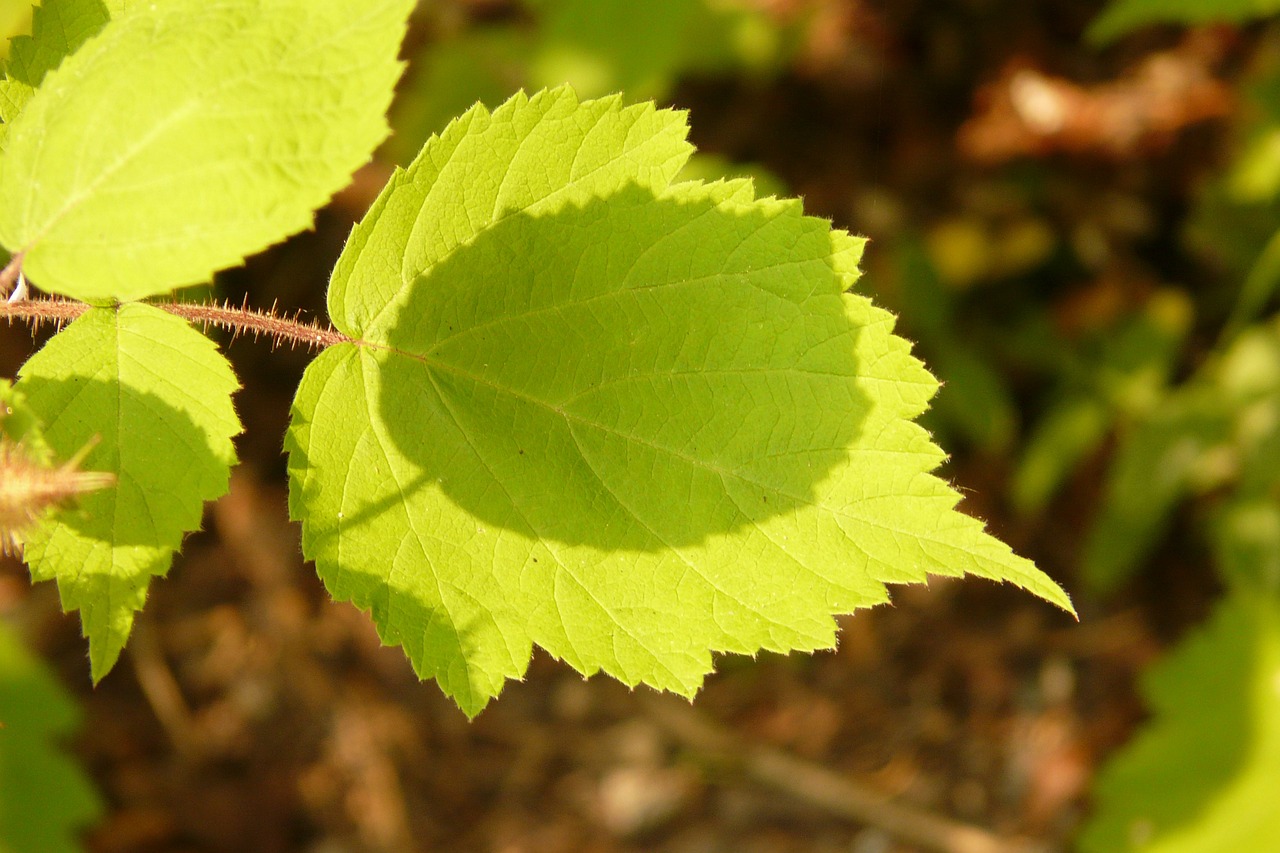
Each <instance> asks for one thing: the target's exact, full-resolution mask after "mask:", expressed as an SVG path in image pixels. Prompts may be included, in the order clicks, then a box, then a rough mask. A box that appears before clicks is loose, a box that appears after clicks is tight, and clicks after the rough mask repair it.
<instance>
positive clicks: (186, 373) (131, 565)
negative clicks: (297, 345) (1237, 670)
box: [16, 304, 240, 681]
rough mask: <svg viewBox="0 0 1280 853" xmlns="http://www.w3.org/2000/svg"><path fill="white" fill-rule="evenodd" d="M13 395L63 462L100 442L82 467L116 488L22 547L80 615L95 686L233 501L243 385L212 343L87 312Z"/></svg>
mask: <svg viewBox="0 0 1280 853" xmlns="http://www.w3.org/2000/svg"><path fill="white" fill-rule="evenodd" d="M16 387H17V388H18V389H19V390H20V391H22V392H23V393H24V394H25V395H26V398H27V402H28V404H29V406H30V407H31V409H32V411H34V412H35V413H36V414H37V416H38V417H39V418H40V420H41V421H42V423H43V424H44V425H45V428H44V437H45V440H46V441H47V442H48V444H49V445H50V446H51V447H52V448H53V450H54V452H55V453H56V454H57V456H58V458H62V459H66V458H69V457H71V456H72V454H74V453H76V452H77V451H78V450H80V449H81V448H82V447H84V446H85V445H87V444H90V443H91V442H94V441H97V442H98V443H97V445H96V446H95V447H93V449H92V450H91V451H90V453H89V454H88V456H87V457H85V459H84V465H83V467H85V468H86V469H91V470H98V471H109V472H111V473H113V474H114V475H115V477H116V486H115V488H111V489H106V490H103V491H101V492H96V493H94V494H91V495H87V496H85V497H83V498H81V499H80V501H79V503H78V507H77V508H76V509H68V510H63V511H61V512H59V513H57V514H55V515H54V516H52V517H51V518H50V519H49V520H48V521H46V522H44V523H42V524H40V525H38V526H37V527H35V528H34V529H33V530H32V531H31V532H30V533H29V534H28V535H27V536H26V537H25V539H26V546H25V558H26V561H27V564H28V565H29V566H30V568H31V576H32V578H34V579H35V580H51V579H56V580H57V581H58V591H59V592H60V593H61V595H62V604H63V607H64V608H66V609H67V610H71V609H79V610H80V614H81V622H82V624H83V627H84V633H85V636H87V637H88V638H89V661H90V664H91V668H92V671H93V677H94V680H95V681H96V680H98V679H100V678H102V676H104V675H105V674H106V673H107V672H108V670H110V669H111V667H112V665H113V664H114V663H115V661H116V658H118V657H119V655H120V650H121V649H122V648H124V644H125V641H126V640H127V639H128V636H129V631H130V629H131V628H132V626H133V614H134V611H135V610H138V609H140V608H141V607H142V604H143V601H144V600H145V599H146V594H147V586H148V584H149V583H150V581H151V578H152V576H154V575H163V574H164V573H165V572H167V571H168V569H169V564H170V563H171V562H172V560H173V554H174V552H175V551H176V550H177V549H178V546H179V545H180V544H181V541H182V536H183V534H184V533H186V532H187V531H190V530H194V529H195V528H196V527H198V526H199V524H200V518H201V513H202V507H203V504H204V501H206V500H210V499H212V498H215V497H218V496H219V495H221V494H223V493H224V492H225V491H226V489H227V481H228V476H229V472H230V468H231V465H232V464H233V463H234V462H235V450H234V448H233V447H232V445H231V438H232V436H234V435H235V434H236V433H238V432H239V431H240V423H239V421H238V419H237V418H236V414H235V410H234V409H233V408H232V405H231V393H232V391H234V390H235V389H236V387H237V383H236V378H235V376H234V375H233V374H232V372H231V366H230V365H229V364H228V363H227V361H226V359H225V358H224V357H223V356H222V355H221V354H220V353H219V352H218V350H217V348H216V347H215V346H214V344H213V343H212V342H211V341H210V340H209V339H208V338H206V337H205V336H204V335H201V334H200V333H199V332H197V331H196V330H194V329H192V328H191V327H190V326H188V325H187V324H186V323H184V322H183V321H182V320H179V319H177V318H176V317H173V316H171V315H169V314H166V313H164V312H163V311H161V310H159V309H157V308H153V307H151V306H148V305H142V304H131V305H123V306H120V307H119V308H99V309H93V310H90V311H89V312H87V313H86V314H85V315H84V316H82V317H81V318H80V319H78V320H76V321H75V322H74V323H72V324H71V325H69V326H68V327H67V328H66V329H64V330H63V331H62V332H60V333H59V334H57V335H55V336H54V337H53V338H52V339H51V340H50V341H49V343H48V344H46V345H45V347H44V348H43V349H42V350H40V351H39V352H38V353H36V354H35V355H34V356H32V357H31V359H30V360H28V361H27V363H26V364H25V365H23V367H22V370H21V372H20V374H19V381H18V384H17V386H16Z"/></svg>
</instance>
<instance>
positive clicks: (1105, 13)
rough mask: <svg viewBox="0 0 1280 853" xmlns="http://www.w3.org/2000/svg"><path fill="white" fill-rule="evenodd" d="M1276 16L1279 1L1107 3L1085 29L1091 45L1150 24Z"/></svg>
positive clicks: (1141, 0) (1140, 0)
mask: <svg viewBox="0 0 1280 853" xmlns="http://www.w3.org/2000/svg"><path fill="white" fill-rule="evenodd" d="M1277 12H1280V0H1111V5H1109V6H1107V8H1105V9H1103V10H1102V14H1101V15H1099V16H1098V17H1097V18H1095V19H1094V21H1093V23H1092V24H1090V25H1089V32H1088V37H1089V40H1090V41H1092V42H1094V43H1095V44H1105V43H1106V42H1109V41H1114V40H1115V39H1118V38H1119V37H1120V36H1122V35H1124V34H1125V33H1127V32H1129V31H1131V30H1136V29H1138V28H1139V27H1144V26H1149V25H1151V24H1161V23H1164V24H1207V23H1212V22H1229V21H1238V22H1243V21H1248V20H1251V19H1254V18H1264V17H1267V16H1268V15H1274V14H1276V13H1277Z"/></svg>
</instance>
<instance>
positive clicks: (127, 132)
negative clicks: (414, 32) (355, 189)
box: [0, 0, 413, 301]
mask: <svg viewBox="0 0 1280 853" xmlns="http://www.w3.org/2000/svg"><path fill="white" fill-rule="evenodd" d="M412 5H413V3H412V0H358V2H357V0H166V2H164V3H159V4H155V3H153V4H148V6H147V7H146V8H145V11H138V12H136V13H135V12H129V13H126V14H123V15H120V16H119V17H116V18H113V19H112V20H111V22H110V23H109V24H107V26H105V27H104V28H103V29H102V30H101V32H99V33H98V34H97V35H96V36H94V37H92V38H90V39H89V40H88V41H86V42H85V43H84V44H83V46H81V47H80V49H79V50H78V51H76V52H75V54H73V55H72V56H71V57H70V58H68V59H67V60H66V61H65V62H63V63H62V65H61V66H60V67H59V68H58V69H57V70H56V71H53V72H51V73H49V74H48V75H47V76H46V77H45V79H44V82H43V84H42V85H41V86H40V89H39V91H38V92H37V93H36V95H35V96H34V97H32V98H31V100H30V101H29V102H28V103H27V105H26V108H25V109H23V110H22V112H21V114H20V115H19V116H18V117H17V119H16V120H15V121H14V122H13V124H12V125H11V126H10V127H9V132H8V143H7V150H6V154H5V157H4V159H3V161H0V241H2V242H3V243H4V244H5V246H7V247H8V248H9V249H10V250H11V251H14V252H17V251H23V252H25V253H26V257H25V260H24V265H25V269H26V271H27V274H28V275H29V276H30V277H31V278H32V279H33V280H34V281H36V283H38V284H39V285H40V286H41V287H42V288H44V289H45V290H49V291H52V292H56V293H62V294H65V295H67V296H72V297H75V298H77V299H84V300H91V301H108V300H111V299H137V298H141V297H144V296H148V295H151V294H156V293H163V292H165V291H168V290H171V289H173V288H176V287H179V286H182V285H188V284H195V283H199V282H202V281H205V280H207V279H208V278H209V277H210V276H211V275H212V274H213V273H214V271H216V270H218V269H221V268H223V267H227V266H230V265H233V264H237V263H239V262H240V261H241V260H242V259H243V258H244V256H245V255H247V254H249V253H251V252H255V251H257V250H259V249H262V248H264V247H266V246H268V245H270V244H272V243H274V242H276V241H278V240H280V239H282V238H284V237H286V236H288V235H289V234H292V233H293V232H295V231H299V230H301V229H303V228H306V227H308V226H309V225H310V224H311V216H312V212H313V211H314V210H315V209H316V208H317V207H319V206H320V205H322V204H324V203H325V202H326V201H327V200H328V198H329V196H330V195H332V194H333V193H334V192H335V191H337V190H338V189H340V188H341V187H342V186H343V184H344V183H345V182H346V181H347V180H348V178H349V177H350V175H351V172H352V171H354V170H355V169H356V168H357V167H358V166H360V165H361V164H362V163H363V162H364V161H365V160H366V159H367V158H368V156H369V154H370V152H372V151H373V149H374V147H375V146H376V145H377V144H378V142H380V141H381V140H382V138H383V137H384V136H385V135H386V120H385V118H384V114H385V112H386V109H387V105H388V103H389V102H390V99H391V90H392V87H393V86H394V84H395V81H396V78H397V77H398V75H399V71H400V65H399V63H398V62H397V61H396V60H395V53H396V46H397V45H398V44H399V40H400V37H401V36H402V34H403V32H404V21H405V18H406V16H407V14H408V11H409V9H410V7H411V6H412Z"/></svg>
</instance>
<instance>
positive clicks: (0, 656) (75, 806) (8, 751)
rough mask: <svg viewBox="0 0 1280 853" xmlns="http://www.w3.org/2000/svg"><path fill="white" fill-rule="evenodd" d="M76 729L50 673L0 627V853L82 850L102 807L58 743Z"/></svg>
mask: <svg viewBox="0 0 1280 853" xmlns="http://www.w3.org/2000/svg"><path fill="white" fill-rule="evenodd" d="M79 724H80V711H79V709H78V708H77V707H76V705H75V702H74V701H73V699H72V698H71V697H70V696H68V695H67V692H66V691H65V690H64V689H63V688H62V685H60V684H58V681H57V679H56V678H55V677H54V675H53V673H51V672H50V671H49V669H48V667H46V666H44V665H43V664H42V663H41V662H40V661H39V660H38V659H37V658H34V657H32V656H31V654H30V653H29V652H28V651H27V650H26V649H24V648H23V647H22V643H21V642H20V641H19V639H18V638H17V637H16V636H15V635H14V633H13V631H12V630H11V629H10V628H9V627H8V626H7V625H5V624H4V623H0V850H2V851H6V853H10V851H11V853H19V851H28V850H30V851H41V853H73V851H78V850H81V849H83V847H82V845H80V844H79V843H78V841H77V840H76V835H77V834H78V833H79V832H80V831H81V830H83V829H84V828H85V827H86V826H87V825H88V824H90V823H92V822H93V821H94V820H95V819H96V818H97V817H98V815H99V814H100V813H101V812H102V804H101V802H100V801H99V799H98V795H97V793H96V792H95V791H94V789H93V786H92V784H91V783H90V781H89V779H88V778H87V777H86V776H85V773H84V771H83V770H82V769H80V768H79V767H78V766H77V765H76V764H75V763H74V762H73V761H71V759H70V758H69V757H68V756H67V755H66V753H65V751H64V749H63V747H62V745H61V744H60V743H59V741H61V740H62V739H63V738H65V737H67V736H68V735H70V734H71V733H72V732H74V731H75V729H76V728H77V727H78V726H79Z"/></svg>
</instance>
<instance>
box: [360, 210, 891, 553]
mask: <svg viewBox="0 0 1280 853" xmlns="http://www.w3.org/2000/svg"><path fill="white" fill-rule="evenodd" d="M732 207H733V205H725V206H717V204H716V203H715V201H714V200H713V199H712V198H709V197H705V198H702V199H700V200H696V201H688V202H684V201H676V200H673V199H670V198H661V199H660V198H656V197H654V196H653V194H652V193H650V192H649V191H647V190H643V189H640V188H636V187H632V188H628V189H626V190H624V191H622V192H620V193H618V194H616V195H614V196H611V197H610V198H608V199H607V200H595V201H592V202H590V203H588V204H587V205H586V206H584V207H570V208H566V209H563V210H560V211H558V212H556V213H554V214H551V215H544V216H533V215H528V214H517V215H512V216H510V217H509V218H507V219H504V220H502V221H500V222H499V223H498V224H496V225H495V226H493V227H492V228H490V229H488V230H487V231H485V232H484V233H483V234H481V235H480V236H479V237H477V238H476V239H475V240H474V241H473V242H472V243H471V244H469V245H467V246H464V247H461V248H459V249H458V250H457V251H455V252H454V253H453V254H452V255H451V256H450V257H449V258H448V259H447V260H446V261H444V262H442V263H440V264H438V265H437V266H435V267H434V268H432V269H431V270H429V271H428V272H426V273H425V274H424V275H422V276H421V277H420V278H418V279H417V280H416V281H415V282H413V283H412V285H411V289H410V292H409V293H408V295H407V298H406V301H405V303H404V304H403V306H402V307H401V309H400V311H399V314H398V318H397V321H396V322H395V325H394V327H393V328H392V330H391V332H390V333H389V335H388V343H389V344H390V346H391V347H393V348H394V349H395V350H396V352H395V353H392V354H388V355H386V356H385V357H383V358H381V359H380V360H381V362H382V363H383V365H384V368H383V370H382V375H381V376H380V380H379V386H380V392H379V399H378V400H377V401H376V404H377V406H378V409H379V411H380V412H381V415H382V418H383V420H384V421H385V423H386V425H387V428H388V430H389V432H390V435H391V437H392V439H393V440H394V442H395V443H396V445H397V447H398V449H399V450H400V451H401V452H402V453H404V454H405V456H406V457H407V458H409V459H410V460H412V461H413V462H414V463H416V464H417V465H418V466H420V468H421V469H422V470H423V471H424V472H426V474H427V476H428V477H429V478H430V479H433V480H436V481H438V482H439V484H440V486H441V487H442V488H443V489H444V491H445V492H446V493H447V494H448V496H449V497H450V498H451V499H452V500H454V501H455V502H457V503H458V504H459V505H460V506H462V507H463V508H465V509H466V510H467V511H468V512H470V513H472V514H473V515H475V516H476V517H477V518H479V519H480V520H481V521H483V522H484V523H486V524H492V525H497V526H500V527H502V528H505V529H510V530H514V531H519V532H520V533H521V534H523V535H526V536H530V537H533V538H540V539H544V540H554V541H557V542H562V543H569V544H587V545H591V546H593V547H597V548H600V549H609V550H618V549H627V550H641V551H654V550H658V549H661V548H664V547H670V546H681V545H690V544H694V543H697V542H700V541H702V540H704V539H705V538H706V537H708V536H711V535H714V534H720V533H725V532H729V531H733V530H736V529H739V528H742V527H744V526H747V525H751V524H754V523H758V522H760V521H762V520H764V519H766V518H769V517H771V516H774V515H776V514H780V513H786V512H789V511H791V510H792V509H794V508H795V507H796V506H798V505H801V504H804V503H806V502H807V501H809V500H810V499H811V497H812V495H813V492H814V487H815V486H816V484H817V483H819V482H820V481H821V480H822V479H823V478H824V477H825V476H827V474H828V473H829V472H830V471H831V470H832V468H833V467H834V466H836V465H838V464H839V463H840V462H841V461H842V460H843V459H845V458H846V457H847V453H848V448H849V446H850V445H851V444H852V443H853V442H854V441H855V440H856V439H857V437H858V433H859V429H860V425H861V424H862V422H863V420H864V418H865V417H866V413H867V411H868V409H869V407H870V401H869V400H868V399H867V398H866V396H865V395H864V394H863V392H862V391H861V390H860V389H859V388H858V387H857V382H858V378H857V377H858V373H859V369H860V365H859V364H858V363H857V360H856V357H855V349H856V341H857V335H858V333H859V330H858V329H857V328H855V327H854V326H852V325H851V324H850V322H849V319H848V317H847V315H846V313H845V308H844V302H843V299H842V298H841V294H842V293H843V292H844V290H845V289H846V287H847V285H848V281H849V280H848V279H847V278H844V277H842V276H841V275H839V274H837V273H836V272H835V271H834V270H833V269H832V262H831V255H832V251H833V249H836V248H838V246H836V245H835V244H836V242H837V241H838V239H839V238H837V237H835V236H833V235H832V233H831V232H830V226H829V224H828V223H827V222H826V221H824V220H818V219H805V218H801V217H800V216H798V215H796V208H784V207H783V206H782V205H779V204H765V203H761V204H756V205H753V206H750V207H747V208H740V209H738V210H734V209H732Z"/></svg>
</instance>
